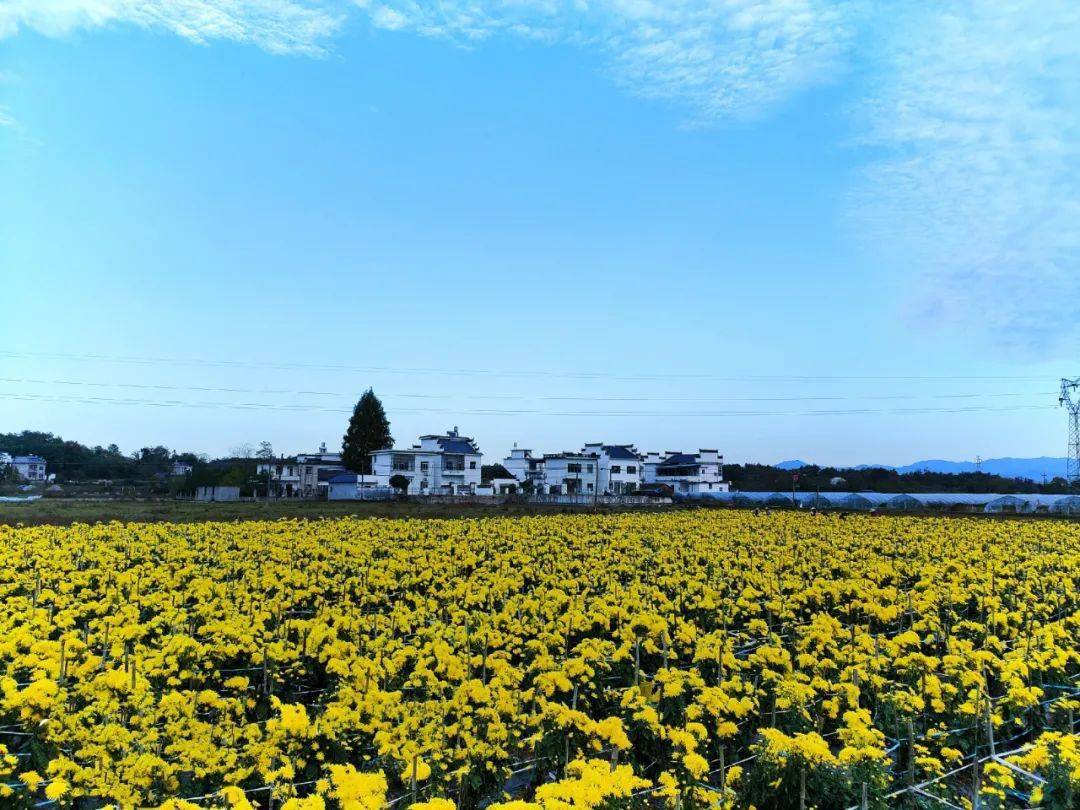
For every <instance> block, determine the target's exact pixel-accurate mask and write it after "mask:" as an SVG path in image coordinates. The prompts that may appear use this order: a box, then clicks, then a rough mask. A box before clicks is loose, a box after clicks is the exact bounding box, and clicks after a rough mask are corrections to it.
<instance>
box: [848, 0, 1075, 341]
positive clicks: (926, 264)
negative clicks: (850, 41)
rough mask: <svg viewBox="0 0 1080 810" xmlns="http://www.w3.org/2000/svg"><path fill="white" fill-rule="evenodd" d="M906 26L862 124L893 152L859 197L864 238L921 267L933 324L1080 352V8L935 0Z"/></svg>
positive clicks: (872, 169) (899, 28)
mask: <svg viewBox="0 0 1080 810" xmlns="http://www.w3.org/2000/svg"><path fill="white" fill-rule="evenodd" d="M893 22H894V23H895V22H897V21H893ZM901 22H902V23H903V24H902V25H894V27H893V29H892V34H891V36H890V37H889V38H888V39H887V40H886V41H887V43H888V45H887V47H886V49H885V51H884V52H883V53H880V54H878V55H877V60H878V61H877V63H876V67H875V72H876V76H877V79H876V81H875V82H874V85H873V86H872V87H871V88H870V92H869V96H868V100H867V101H866V103H865V105H864V107H863V109H862V117H861V119H860V120H861V121H862V123H863V125H864V127H865V129H864V133H865V140H866V141H867V143H869V144H871V145H874V146H877V147H883V148H884V150H885V153H886V157H884V158H883V159H881V160H879V161H877V162H875V163H873V164H872V165H870V166H869V167H868V168H867V169H866V172H865V174H864V178H863V183H862V185H861V187H860V188H859V189H858V190H857V192H856V194H855V195H854V196H855V203H856V205H855V209H856V210H857V211H858V214H857V215H856V217H855V220H856V222H857V223H858V225H859V227H860V230H861V231H862V235H863V236H864V237H866V238H868V239H869V240H871V241H872V242H873V243H874V245H875V247H876V249H877V250H879V251H882V250H883V251H888V252H890V253H894V254H898V255H899V256H900V257H902V258H905V259H907V260H909V261H910V262H911V264H910V266H911V267H912V268H913V269H914V270H915V272H913V273H911V274H910V276H911V280H912V282H913V285H912V286H913V289H912V291H911V295H910V296H909V297H910V306H911V310H912V312H913V313H914V314H915V315H916V316H917V318H918V320H919V321H920V323H923V324H926V322H927V319H929V320H930V321H932V322H936V323H935V324H933V325H937V326H954V327H959V328H961V329H963V330H965V331H969V332H970V333H971V334H978V333H981V334H983V335H985V336H989V337H990V338H991V339H992V340H993V341H994V342H996V343H999V344H1002V345H1006V346H1010V347H1013V348H1020V349H1024V348H1040V349H1041V348H1047V347H1053V346H1055V345H1057V346H1058V347H1062V346H1067V345H1069V344H1070V343H1071V344H1072V345H1073V346H1075V340H1076V338H1077V337H1078V336H1080V333H1078V331H1077V327H1076V323H1075V321H1076V314H1077V312H1080V83H1078V81H1077V79H1078V77H1080V49H1077V46H1076V43H1077V42H1080V6H1077V5H1076V4H1075V3H1073V2H1070V0H1042V1H1041V2H1035V3H1032V2H1023V3H1020V2H1012V0H988V1H987V2H973V3H972V2H964V3H962V4H955V5H948V6H941V5H939V4H935V5H934V7H933V9H932V10H925V11H922V12H917V13H912V14H909V15H907V16H906V17H905V18H904V19H903V20H902V21H901Z"/></svg>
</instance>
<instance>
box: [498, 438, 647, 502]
mask: <svg viewBox="0 0 1080 810" xmlns="http://www.w3.org/2000/svg"><path fill="white" fill-rule="evenodd" d="M503 466H504V467H506V469H507V471H508V472H509V473H510V474H511V475H513V476H514V478H515V479H517V480H518V481H520V482H521V483H522V484H525V483H526V482H532V484H533V488H534V490H535V491H536V492H539V493H543V494H545V495H574V494H577V495H623V494H628V493H631V492H634V491H635V490H637V489H638V488H639V487H640V486H641V481H642V460H641V456H640V455H639V454H638V452H637V450H636V449H635V448H634V445H632V444H604V443H603V442H594V443H591V444H587V445H585V447H584V448H583V449H582V451H581V452H580V453H573V452H567V453H547V454H545V455H544V456H543V457H541V458H537V457H536V456H534V455H533V453H532V451H531V450H526V449H524V448H518V447H514V448H513V449H512V450H511V451H510V455H509V456H507V457H506V459H505V460H504V461H503Z"/></svg>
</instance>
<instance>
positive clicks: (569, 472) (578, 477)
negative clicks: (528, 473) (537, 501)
mask: <svg viewBox="0 0 1080 810" xmlns="http://www.w3.org/2000/svg"><path fill="white" fill-rule="evenodd" d="M543 482H544V484H543V492H544V493H545V494H548V495H595V494H597V493H598V492H599V490H598V488H597V484H598V479H597V460H596V456H592V455H587V454H585V453H545V454H544V479H543Z"/></svg>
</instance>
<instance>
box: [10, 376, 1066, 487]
mask: <svg viewBox="0 0 1080 810" xmlns="http://www.w3.org/2000/svg"><path fill="white" fill-rule="evenodd" d="M393 444H394V439H393V436H392V435H391V434H390V421H389V419H387V416H386V410H385V408H384V407H383V404H382V402H380V401H379V398H378V397H377V396H376V395H375V392H374V391H372V390H371V389H370V388H369V389H368V390H367V391H365V392H364V394H363V395H362V396H361V397H360V399H359V401H358V402H357V403H356V407H355V408H353V412H352V416H351V417H350V418H349V424H348V427H347V428H346V430H345V435H344V436H343V437H342V441H341V461H342V465H343V466H344V467H345V468H346V469H347V470H350V471H352V472H355V473H358V474H362V475H370V474H371V455H372V453H374V452H375V451H376V450H382V449H385V448H387V447H393ZM0 452H6V453H10V454H11V455H38V456H41V457H42V458H44V459H45V462H46V464H47V466H48V470H49V472H51V473H55V474H56V478H57V480H59V481H96V480H111V481H113V482H117V483H138V482H152V483H156V486H157V487H158V488H169V489H174V490H188V491H190V490H193V489H194V488H195V487H200V486H230V485H231V486H239V487H241V488H242V489H247V490H248V491H251V492H256V493H257V492H259V491H260V490H262V491H265V489H266V487H267V485H268V483H269V482H268V480H267V478H268V476H267V475H266V473H263V474H262V475H261V476H260V474H259V473H258V463H259V461H260V460H271V459H273V458H274V457H275V456H274V450H273V447H272V445H271V444H270V442H265V441H264V442H261V443H260V444H259V446H258V447H257V448H255V447H252V446H251V445H241V446H239V447H237V448H235V449H234V450H233V451H232V452H231V453H230V455H229V456H227V457H225V458H219V459H214V460H209V459H208V458H207V457H206V456H205V455H199V454H196V453H190V452H176V451H174V450H170V449H168V448H166V447H163V446H157V447H143V448H141V449H140V450H138V451H136V452H134V453H131V454H129V455H125V454H124V453H122V452H121V451H120V449H119V448H118V447H117V446H116V445H115V444H110V445H109V446H108V447H101V446H94V447H88V446H86V445H83V444H80V443H79V442H76V441H70V440H65V439H62V438H61V437H59V436H55V435H53V434H52V433H41V432H38V431H30V430H24V431H22V432H21V433H0ZM177 461H183V462H187V463H188V464H190V465H191V467H192V469H191V472H190V473H189V474H188V475H187V476H185V477H184V478H183V480H180V481H177V480H176V479H175V478H174V477H173V476H172V471H173V467H174V464H175V462H177ZM485 469H487V468H485ZM500 469H501V468H500ZM503 472H505V471H503ZM495 473H496V470H495V469H494V468H491V471H490V473H489V474H488V476H487V477H491V476H493V475H495ZM499 474H502V473H499ZM724 474H725V478H726V479H727V480H728V481H729V482H730V483H731V485H732V487H733V488H734V489H740V490H743V491H747V492H751V491H759V492H760V491H788V490H790V489H791V488H792V486H793V485H794V487H795V488H796V489H797V490H800V491H804V492H805V491H815V490H820V491H822V492H826V491H830V490H850V491H857V492H859V491H871V492H1045V493H1064V492H1069V491H1070V489H1069V485H1068V483H1067V482H1066V481H1065V479H1063V478H1055V479H1053V480H1052V481H1050V482H1048V483H1042V484H1040V483H1036V482H1034V481H1030V480H1027V479H1023V478H1019V479H1018V478H1005V477H1003V476H1000V475H990V474H988V473H937V472H930V471H922V472H911V473H899V472H897V471H896V470H890V469H885V468H880V467H868V468H865V469H858V470H855V469H839V468H835V467H818V466H816V465H809V466H806V467H802V468H800V469H798V470H794V471H793V470H782V469H779V468H777V467H770V466H768V465H766V464H728V465H726V466H725V468H724ZM392 485H396V486H398V487H400V488H405V487H407V486H408V480H407V479H404V477H403V476H398V480H397V481H396V482H392Z"/></svg>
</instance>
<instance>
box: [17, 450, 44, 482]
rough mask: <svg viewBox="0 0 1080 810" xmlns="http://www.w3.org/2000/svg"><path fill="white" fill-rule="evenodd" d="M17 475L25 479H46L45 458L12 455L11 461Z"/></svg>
mask: <svg viewBox="0 0 1080 810" xmlns="http://www.w3.org/2000/svg"><path fill="white" fill-rule="evenodd" d="M9 465H10V467H11V468H12V469H13V470H14V471H15V476H16V477H17V478H19V479H21V480H23V481H45V480H46V478H47V476H46V474H45V459H43V458H42V457H41V456H12V457H11V461H10V462H9Z"/></svg>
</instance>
